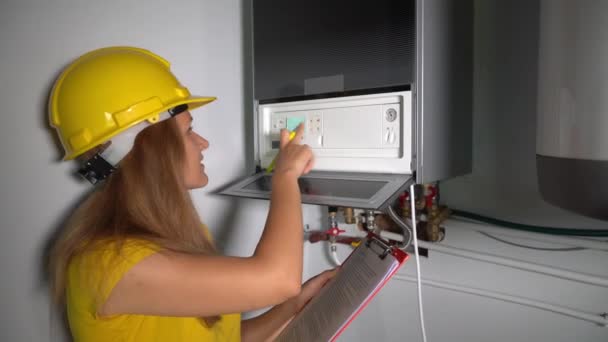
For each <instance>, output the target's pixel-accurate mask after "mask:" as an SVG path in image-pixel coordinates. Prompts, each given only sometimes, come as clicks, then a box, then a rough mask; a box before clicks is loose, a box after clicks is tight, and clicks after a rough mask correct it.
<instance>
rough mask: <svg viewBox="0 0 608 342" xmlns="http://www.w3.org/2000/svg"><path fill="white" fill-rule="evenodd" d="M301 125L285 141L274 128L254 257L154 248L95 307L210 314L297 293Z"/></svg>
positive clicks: (303, 155) (305, 157)
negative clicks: (276, 141)
mask: <svg viewBox="0 0 608 342" xmlns="http://www.w3.org/2000/svg"><path fill="white" fill-rule="evenodd" d="M302 131H303V126H300V127H298V129H297V131H296V132H297V133H296V136H295V137H294V139H293V140H292V141H291V142H290V141H289V137H288V134H287V132H286V131H283V132H281V151H280V153H279V157H278V158H277V163H276V168H275V173H274V176H273V178H272V186H273V190H272V194H271V201H270V210H269V213H268V218H267V221H266V225H265V228H264V232H263V234H262V237H261V239H260V242H259V243H258V246H257V248H256V250H255V252H254V254H253V256H251V257H249V258H236V257H224V256H198V255H191V254H185V253H176V252H160V253H156V254H153V255H151V256H149V257H147V258H145V259H143V260H142V261H140V262H139V263H137V264H136V265H135V266H133V267H132V268H131V269H130V270H129V271H127V272H126V273H125V275H124V276H123V277H122V279H121V280H120V281H119V282H118V284H117V285H116V286H115V287H114V289H113V290H112V291H111V293H110V296H109V297H108V299H107V301H106V302H105V303H104V304H103V305H102V306H101V308H99V309H98V312H99V313H100V314H101V315H114V314H127V313H129V314H148V315H162V316H190V317H197V316H213V315H218V314H226V313H236V312H243V311H249V310H254V309H259V308H263V307H268V306H271V305H276V304H278V303H282V302H284V301H286V300H287V299H288V298H291V297H293V296H295V295H297V294H298V293H299V292H300V284H301V277H302V253H303V251H302V243H303V227H302V209H301V200H300V190H299V186H298V182H297V180H298V177H299V176H300V175H302V174H304V173H307V172H308V171H309V170H310V169H311V167H312V162H313V159H312V152H311V150H310V148H309V147H308V146H305V145H300V144H299V141H300V139H301V136H302Z"/></svg>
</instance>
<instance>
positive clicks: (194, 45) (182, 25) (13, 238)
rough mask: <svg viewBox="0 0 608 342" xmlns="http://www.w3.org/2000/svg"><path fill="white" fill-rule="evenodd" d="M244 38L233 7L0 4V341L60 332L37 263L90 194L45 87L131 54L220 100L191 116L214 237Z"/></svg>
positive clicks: (229, 173)
mask: <svg viewBox="0 0 608 342" xmlns="http://www.w3.org/2000/svg"><path fill="white" fill-rule="evenodd" d="M241 34H242V32H241V3H240V1H225V0H224V1H197V0H181V1H162V0H148V1H133V0H130V1H124V0H107V1H77V0H55V1H45V0H3V1H2V2H1V3H0V80H1V82H0V103H1V104H2V114H1V119H0V120H1V124H0V139H1V144H0V145H1V147H0V148H1V151H2V158H1V159H2V162H1V163H0V165H1V166H0V167H1V168H2V171H1V175H2V176H1V177H0V184H1V186H0V190H1V193H2V195H1V196H2V206H1V214H0V217H1V222H2V233H1V234H2V235H1V236H2V238H1V247H2V248H0V264H1V267H2V268H1V271H2V275H1V279H2V280H1V281H0V296H1V301H0V310H1V312H2V315H1V316H2V319H1V320H0V341H48V340H51V339H52V340H61V338H62V332H61V330H60V329H59V328H53V329H51V324H50V314H49V313H50V310H49V306H48V300H47V296H46V292H45V291H46V287H45V283H44V281H43V274H42V267H43V262H44V260H43V259H44V253H45V250H46V249H47V247H48V243H49V242H48V241H49V239H50V238H51V237H52V236H53V235H54V231H55V230H56V229H57V228H58V226H59V224H60V222H62V220H63V219H64V216H65V215H66V214H67V212H68V211H69V210H70V208H72V207H73V206H74V205H75V203H76V202H77V201H78V198H79V197H80V196H82V195H83V194H84V193H85V192H86V191H87V190H88V189H90V186H89V185H88V184H86V183H83V182H80V181H77V180H75V179H74V178H73V177H72V176H70V173H71V172H72V171H73V168H74V167H75V165H74V164H72V163H61V162H59V158H60V155H61V152H60V149H59V146H58V145H57V141H56V140H55V139H54V135H53V134H54V132H52V131H51V130H50V128H49V125H48V123H47V122H48V120H47V114H46V102H47V96H48V92H49V88H50V86H51V84H52V82H53V80H54V78H55V77H56V76H57V74H58V73H59V72H60V70H61V68H62V67H63V66H65V65H66V64H67V63H68V62H69V61H70V60H71V59H73V58H75V57H77V56H78V55H80V54H82V53H84V52H86V51H88V50H91V49H95V48H99V47H103V46H109V45H135V46H140V47H144V48H147V49H150V50H151V51H154V52H157V53H158V54H160V55H161V56H163V57H165V58H166V59H168V60H169V61H170V62H171V63H172V69H173V71H174V72H175V73H176V74H177V76H178V78H179V79H180V80H181V81H182V83H183V84H185V85H186V86H187V87H189V89H190V90H191V91H192V92H193V93H195V94H200V95H214V96H217V97H218V98H219V100H218V101H216V102H214V103H213V104H211V105H209V106H207V107H205V108H204V109H199V110H197V111H196V112H195V113H196V114H197V115H195V117H196V119H195V123H194V125H195V129H197V130H199V131H200V132H201V133H202V135H204V136H205V137H207V138H208V139H209V141H210V142H211V148H210V149H209V151H208V153H207V155H206V158H207V159H206V160H207V166H208V167H207V171H208V173H209V174H210V178H211V183H210V184H211V186H210V188H209V189H206V190H201V191H197V192H195V197H196V199H197V205H198V206H199V207H200V208H201V214H202V215H203V216H204V217H205V218H208V220H207V221H208V222H209V223H210V225H211V226H212V227H217V226H219V225H218V222H220V221H221V220H222V218H223V217H225V216H227V211H228V210H229V208H230V203H229V202H228V201H226V200H223V199H218V198H216V197H217V196H210V195H208V192H209V191H210V190H212V188H213V187H215V186H217V185H219V184H221V183H222V182H225V181H226V180H227V179H229V178H232V177H234V176H236V175H237V174H240V173H242V172H244V170H245V152H244V150H245V148H246V144H245V137H244V135H243V132H244V119H243V118H244V114H243V105H244V99H243V77H242V72H243V62H242V58H243V57H242V51H243V49H242V46H241ZM254 209H255V208H254ZM258 212H259V218H257V217H256V218H255V219H254V222H261V223H263V213H262V210H257V211H255V212H253V211H252V213H253V214H255V215H258ZM241 222H243V221H241ZM243 228H245V227H243ZM254 231H255V230H254Z"/></svg>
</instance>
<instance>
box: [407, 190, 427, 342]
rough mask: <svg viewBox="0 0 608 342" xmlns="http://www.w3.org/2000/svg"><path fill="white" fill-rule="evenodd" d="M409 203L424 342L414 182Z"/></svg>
mask: <svg viewBox="0 0 608 342" xmlns="http://www.w3.org/2000/svg"><path fill="white" fill-rule="evenodd" d="M410 204H411V206H410V208H411V212H412V231H413V235H414V254H416V276H417V279H418V281H417V283H418V310H419V312H420V330H422V341H423V342H426V329H425V328H424V312H423V311H422V278H421V276H420V255H418V237H417V235H418V234H417V231H416V195H415V184H412V185H410Z"/></svg>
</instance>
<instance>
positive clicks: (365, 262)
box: [276, 233, 408, 342]
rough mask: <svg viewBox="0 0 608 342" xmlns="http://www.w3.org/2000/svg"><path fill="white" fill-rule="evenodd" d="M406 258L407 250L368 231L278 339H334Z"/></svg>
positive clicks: (281, 341)
mask: <svg viewBox="0 0 608 342" xmlns="http://www.w3.org/2000/svg"><path fill="white" fill-rule="evenodd" d="M407 259H408V255H407V253H405V252H404V251H402V250H400V249H399V248H397V247H394V246H390V245H389V244H388V243H387V242H385V241H384V240H382V238H380V237H379V236H377V235H375V234H373V233H369V234H368V236H367V237H366V238H365V239H364V240H363V241H362V242H361V244H360V245H359V246H358V247H357V248H355V250H353V252H352V253H351V254H350V255H349V256H348V258H347V259H346V261H344V263H343V264H342V266H341V267H340V270H339V271H338V273H337V274H336V275H335V276H334V278H332V279H331V280H330V281H329V282H328V283H327V284H326V285H325V286H324V287H323V288H322V289H321V291H320V292H319V294H318V295H317V296H315V297H314V298H313V299H311V300H310V302H308V304H306V306H305V307H304V308H303V309H302V310H300V312H299V313H298V314H296V316H295V317H294V318H293V319H292V320H291V322H289V324H287V326H286V327H285V328H284V329H283V331H281V333H280V334H279V336H278V337H277V339H276V341H279V342H299V341H302V342H311V341H315V342H316V341H335V340H336V339H337V338H338V336H339V335H340V334H341V333H342V332H343V331H344V330H345V329H346V328H347V327H348V325H349V324H350V323H351V322H352V321H353V320H354V319H355V318H356V317H357V315H359V313H361V311H362V310H363V309H364V308H365V307H366V306H367V304H369V302H370V301H371V300H372V299H373V298H374V296H375V295H376V294H377V293H378V292H379V291H380V290H381V289H382V287H384V285H385V284H386V283H387V282H388V280H389V279H390V278H391V277H392V276H393V275H394V274H395V273H396V272H397V270H398V269H399V268H400V267H401V265H403V263H404V262H405V261H406V260H407Z"/></svg>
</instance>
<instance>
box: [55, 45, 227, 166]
mask: <svg viewBox="0 0 608 342" xmlns="http://www.w3.org/2000/svg"><path fill="white" fill-rule="evenodd" d="M169 65H170V64H169V62H167V61H166V60H165V59H163V58H161V57H160V56H158V55H156V54H154V53H152V52H150V51H148V50H144V49H140V48H134V47H122V46H121V47H107V48H102V49H98V50H94V51H91V52H89V53H86V54H84V55H82V56H80V57H79V58H78V59H76V60H75V61H74V62H72V63H71V64H70V65H68V66H67V67H66V68H65V70H63V72H62V73H61V75H59V77H58V78H57V80H56V81H55V84H54V86H53V90H52V91H51V96H50V100H49V112H50V113H49V115H50V121H51V126H53V127H55V128H56V129H57V132H58V134H59V138H60V139H61V143H62V144H63V147H64V149H65V157H64V160H69V159H74V158H75V157H77V156H79V155H81V154H82V153H84V152H86V151H88V150H90V149H92V148H94V147H96V146H98V145H100V144H103V143H104V142H106V141H108V140H110V139H111V138H112V137H113V136H115V135H117V134H119V133H121V132H123V131H125V130H127V129H128V128H130V127H132V126H134V125H137V124H138V123H140V122H143V121H144V120H147V121H148V122H150V123H155V122H158V121H159V118H160V114H161V113H163V112H166V111H169V110H170V109H172V108H175V107H177V106H180V107H185V106H183V105H187V108H188V109H194V108H197V107H200V106H202V105H205V104H207V103H209V102H211V101H213V100H215V97H197V96H191V95H190V92H189V91H188V89H187V88H185V87H184V86H182V85H181V84H180V83H179V81H178V80H177V78H175V76H174V75H173V73H171V71H170V70H169Z"/></svg>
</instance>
